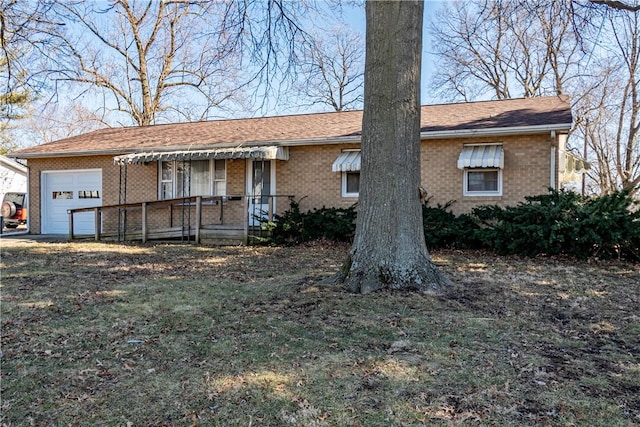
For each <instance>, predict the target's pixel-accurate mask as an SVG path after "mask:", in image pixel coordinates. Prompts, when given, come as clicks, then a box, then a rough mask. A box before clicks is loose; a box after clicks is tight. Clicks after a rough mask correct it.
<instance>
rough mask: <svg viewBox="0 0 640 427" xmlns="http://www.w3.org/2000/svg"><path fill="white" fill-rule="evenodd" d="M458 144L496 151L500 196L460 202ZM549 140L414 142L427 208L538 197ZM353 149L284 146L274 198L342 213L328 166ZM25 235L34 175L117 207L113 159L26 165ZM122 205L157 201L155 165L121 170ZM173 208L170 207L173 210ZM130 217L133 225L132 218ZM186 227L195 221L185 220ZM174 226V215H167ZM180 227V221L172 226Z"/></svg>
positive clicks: (36, 218)
mask: <svg viewBox="0 0 640 427" xmlns="http://www.w3.org/2000/svg"><path fill="white" fill-rule="evenodd" d="M465 143H502V144H503V147H504V156H505V158H504V164H505V168H504V171H503V187H502V193H503V195H502V196H501V197H465V196H463V171H462V170H460V169H458V168H457V160H458V156H459V154H460V151H461V150H462V147H463V145H464V144H465ZM550 146H551V139H550V137H549V134H544V135H531V136H521V137H504V138H469V139H456V140H451V139H448V140H427V141H423V143H422V154H421V161H422V167H421V172H422V185H423V186H425V187H426V188H427V189H428V191H429V196H431V197H432V199H431V203H432V204H434V205H435V204H437V203H440V204H444V203H446V202H448V201H450V200H456V203H455V204H454V205H453V206H452V209H453V210H454V212H456V213H461V212H468V211H469V210H470V209H471V208H473V207H474V206H477V205H480V204H487V203H491V204H493V203H495V204H499V205H503V206H506V205H514V204H516V203H518V202H520V201H522V200H523V199H524V197H525V196H527V195H533V194H541V193H544V192H546V191H547V189H548V187H549V185H550V177H549V175H550V170H549V156H550ZM358 147H359V145H358V144H343V145H339V144H336V145H323V146H299V147H290V149H289V160H287V161H281V160H277V161H276V188H277V194H279V195H293V196H295V198H296V199H297V200H300V201H301V209H302V210H304V211H306V210H308V209H313V208H321V207H322V206H326V207H348V206H351V205H353V204H354V203H355V202H357V199H356V198H343V197H341V174H340V173H336V172H332V171H331V166H332V164H333V162H334V161H335V159H336V158H337V157H338V155H339V154H340V153H341V151H342V150H343V149H347V148H358ZM28 166H29V174H30V203H31V217H30V221H31V224H30V228H31V231H32V232H33V233H40V224H41V219H40V175H41V173H42V172H43V171H48V170H65V169H66V170H80V169H101V170H102V194H103V203H104V204H105V205H111V204H117V203H118V194H119V170H120V169H119V166H117V165H114V164H113V156H94V157H62V158H49V159H30V160H29V161H28ZM246 170H247V163H246V161H244V160H229V161H227V194H228V195H241V194H244V193H245V191H246V185H245V179H246ZM127 175H128V176H127V183H128V185H127V202H128V203H136V202H142V201H153V200H157V197H158V170H157V163H150V164H146V165H129V166H128V169H127ZM277 203H278V206H277V207H278V211H282V210H283V209H285V208H287V207H288V202H287V201H286V199H279V200H278V202H277ZM223 208H224V217H225V223H227V222H229V221H238V222H240V221H241V218H242V216H243V206H242V203H241V202H238V201H229V202H228V203H227V204H225V206H224V207H223ZM174 209H175V207H174ZM219 217H220V207H219V206H205V207H204V209H203V222H206V223H215V222H217V221H218V220H219ZM136 218H138V219H136ZM170 218H171V215H170V212H169V208H168V207H165V208H161V209H154V210H153V211H150V216H149V222H150V224H152V225H157V226H160V224H168V222H169V219H170ZM191 218H192V221H193V219H194V218H195V215H194V214H192V216H191ZM128 220H129V221H131V225H137V224H139V214H138V213H135V212H134V211H132V212H131V217H130V219H128ZM173 220H174V223H175V221H176V220H177V219H176V213H175V212H174V215H173ZM109 221H111V222H113V223H114V224H115V218H109V217H108V215H107V216H105V217H104V222H105V225H107V223H109ZM179 221H181V219H179Z"/></svg>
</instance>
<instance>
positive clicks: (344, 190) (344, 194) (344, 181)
mask: <svg viewBox="0 0 640 427" xmlns="http://www.w3.org/2000/svg"><path fill="white" fill-rule="evenodd" d="M350 173H357V174H358V175H360V171H348V172H342V173H341V174H340V175H342V197H359V196H360V185H359V184H358V192H357V193H348V192H347V174H350Z"/></svg>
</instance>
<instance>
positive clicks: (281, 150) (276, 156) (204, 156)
mask: <svg viewBox="0 0 640 427" xmlns="http://www.w3.org/2000/svg"><path fill="white" fill-rule="evenodd" d="M208 159H258V160H289V149H288V147H276V146H262V147H233V148H215V149H210V150H182V151H156V152H142V153H132V154H124V155H122V156H116V157H114V158H113V163H115V164H117V165H130V164H141V163H150V162H157V161H172V160H178V161H185V160H187V161H188V160H208Z"/></svg>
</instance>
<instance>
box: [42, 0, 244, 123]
mask: <svg viewBox="0 0 640 427" xmlns="http://www.w3.org/2000/svg"><path fill="white" fill-rule="evenodd" d="M55 11H56V13H57V16H58V17H59V19H60V20H61V21H62V22H65V23H66V24H67V25H65V27H64V28H63V29H60V30H58V31H56V32H55V33H54V34H53V36H54V37H56V38H57V39H58V40H59V41H60V45H61V51H60V55H59V57H58V60H57V62H56V63H55V64H53V66H54V67H55V69H56V72H57V73H56V78H57V81H58V82H68V83H73V84H74V85H82V86H83V87H84V88H85V90H94V89H99V90H104V91H106V93H108V95H109V98H108V100H109V101H111V103H113V104H114V105H115V107H114V109H115V110H116V111H119V112H121V113H124V114H125V116H126V117H128V118H129V120H130V121H131V122H133V123H135V124H137V125H148V124H151V123H154V122H156V121H157V120H158V116H159V115H161V114H163V113H165V112H167V111H168V110H171V111H172V112H174V113H176V114H178V115H183V116H187V118H190V119H193V118H199V117H204V116H206V114H207V111H208V110H209V109H210V108H211V107H213V106H217V105H220V104H221V103H222V102H224V101H225V100H226V99H228V98H229V97H230V96H231V95H232V92H233V90H232V89H233V88H231V87H229V86H228V85H226V84H225V82H228V81H231V80H232V77H233V71H234V70H235V69H236V68H234V67H237V65H238V62H239V61H238V59H237V58H236V57H235V55H236V53H235V51H234V49H233V47H234V44H233V43H234V39H233V38H230V37H229V36H228V33H227V32H226V31H225V27H224V13H225V11H226V8H225V7H224V5H223V4H220V3H217V2H213V3H212V2H158V1H154V0H145V1H129V0H112V1H110V2H109V3H108V4H107V5H106V7H104V4H103V3H94V2H84V1H69V0H67V1H59V2H57V3H56V5H55ZM184 99H188V103H185V102H181V100H184ZM169 100H170V102H169ZM104 107H105V108H110V107H109V105H105V106H104Z"/></svg>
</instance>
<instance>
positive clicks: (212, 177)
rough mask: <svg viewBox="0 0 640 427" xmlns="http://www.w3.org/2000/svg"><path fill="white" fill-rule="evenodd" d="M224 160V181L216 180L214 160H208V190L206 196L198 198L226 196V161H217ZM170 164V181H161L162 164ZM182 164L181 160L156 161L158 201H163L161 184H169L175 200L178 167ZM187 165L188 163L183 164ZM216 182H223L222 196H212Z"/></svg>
mask: <svg viewBox="0 0 640 427" xmlns="http://www.w3.org/2000/svg"><path fill="white" fill-rule="evenodd" d="M218 160H224V179H216V177H215V159H209V160H208V161H209V190H208V191H207V193H208V194H198V196H226V195H227V167H228V164H227V161H226V159H218ZM168 162H170V163H172V165H171V180H163V179H162V164H163V163H168ZM180 163H182V161H181V160H169V161H167V160H159V161H158V200H165V199H163V198H162V184H163V183H168V182H171V187H172V189H171V194H172V196H173V198H176V195H177V194H178V179H177V177H178V165H179V164H180ZM184 163H188V161H186V162H184ZM216 182H224V191H223V193H224V194H214V193H215V189H216V185H215V184H216Z"/></svg>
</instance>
